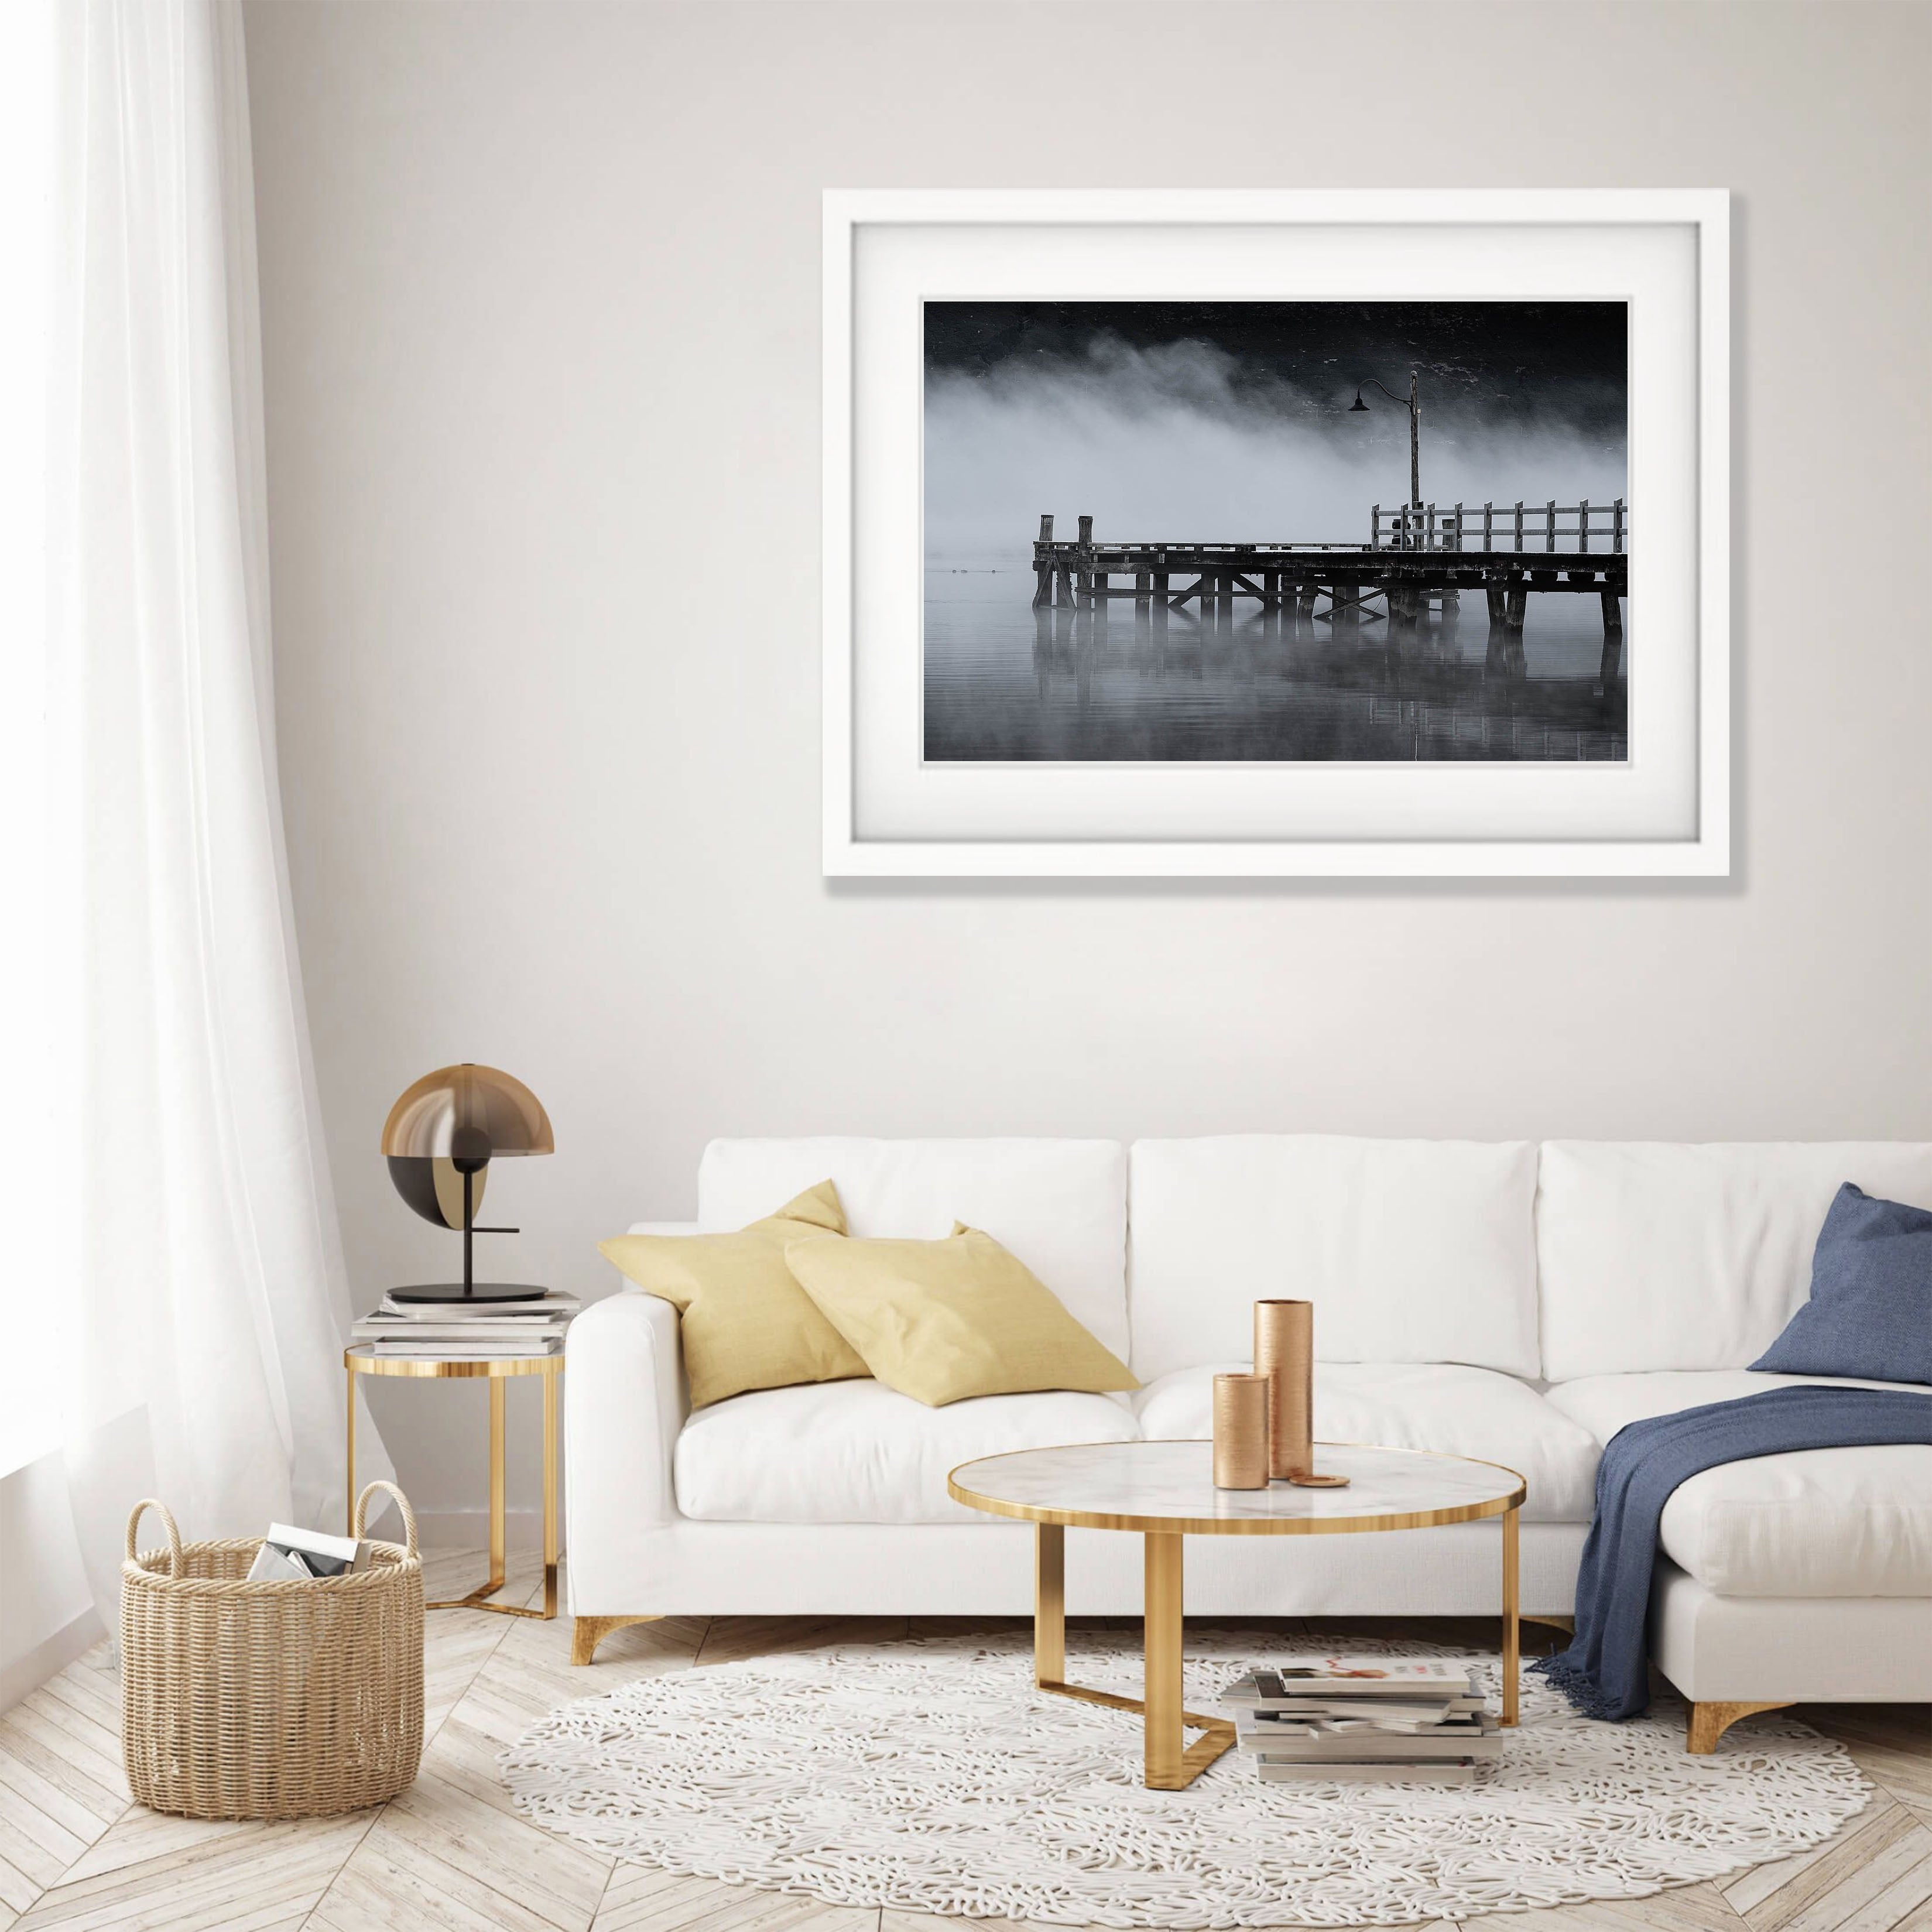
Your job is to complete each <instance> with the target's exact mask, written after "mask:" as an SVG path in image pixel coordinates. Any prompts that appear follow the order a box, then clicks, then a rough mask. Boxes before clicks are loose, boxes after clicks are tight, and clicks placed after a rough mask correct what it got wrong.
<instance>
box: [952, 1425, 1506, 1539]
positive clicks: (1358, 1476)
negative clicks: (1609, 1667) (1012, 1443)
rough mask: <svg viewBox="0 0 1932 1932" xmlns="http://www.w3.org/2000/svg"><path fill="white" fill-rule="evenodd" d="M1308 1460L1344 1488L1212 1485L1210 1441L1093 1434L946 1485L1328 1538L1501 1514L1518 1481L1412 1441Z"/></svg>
mask: <svg viewBox="0 0 1932 1932" xmlns="http://www.w3.org/2000/svg"><path fill="white" fill-rule="evenodd" d="M1315 1466H1316V1469H1318V1470H1319V1471H1320V1472H1322V1473H1323V1474H1325V1475H1338V1476H1346V1477H1347V1478H1349V1486H1348V1487H1347V1488H1346V1489H1319V1490H1304V1489H1298V1488H1297V1487H1295V1485H1293V1484H1289V1483H1271V1484H1269V1485H1268V1487H1267V1488H1266V1489H1265V1490H1217V1488H1216V1487H1214V1447H1213V1445H1212V1444H1211V1443H1207V1442H1088V1443H1075V1444H1072V1445H1068V1446H1067V1447H1066V1448H1055V1449H1021V1450H1016V1451H1013V1452H1012V1453H1011V1454H1007V1455H1004V1456H983V1457H980V1459H979V1460H977V1462H972V1463H961V1464H960V1466H959V1468H958V1469H955V1470H954V1471H953V1473H952V1475H951V1477H950V1479H949V1480H948V1481H947V1489H948V1490H949V1491H950V1493H951V1494H952V1495H953V1496H954V1497H955V1498H956V1499H957V1500H958V1501H959V1502H962V1503H967V1504H970V1505H972V1506H973V1507H974V1508H977V1509H983V1510H987V1511H990V1512H992V1514H994V1515H996V1516H1014V1517H1025V1518H1028V1519H1029V1520H1031V1521H1033V1522H1035V1523H1066V1524H1070V1525H1073V1526H1078V1527H1081V1528H1085V1529H1138V1530H1146V1529H1151V1530H1177V1531H1184V1532H1190V1533H1192V1534H1195V1535H1204V1536H1215V1535H1220V1536H1243V1535H1246V1536H1271V1535H1273V1536H1284V1535H1305V1536H1306V1535H1317V1536H1319V1535H1328V1534H1331V1533H1337V1532H1346V1531H1350V1530H1382V1529H1422V1528H1426V1527H1430V1526H1435V1525H1438V1524H1442V1523H1466V1522H1468V1521H1469V1520H1472V1518H1475V1517H1491V1516H1500V1515H1502V1514H1503V1513H1504V1511H1506V1510H1508V1509H1509V1508H1511V1507H1513V1506H1514V1505H1516V1504H1519V1503H1520V1502H1522V1501H1523V1478H1522V1477H1521V1476H1520V1475H1518V1474H1517V1472H1516V1471H1514V1469H1505V1468H1503V1467H1502V1465H1501V1464H1499V1463H1478V1462H1473V1461H1472V1460H1469V1458H1468V1457H1462V1456H1438V1455H1433V1454H1430V1453H1429V1452H1427V1451H1423V1450H1416V1449H1377V1448H1364V1447H1363V1446H1361V1445H1358V1444H1352V1443H1328V1442H1322V1443H1318V1444H1316V1451H1315Z"/></svg>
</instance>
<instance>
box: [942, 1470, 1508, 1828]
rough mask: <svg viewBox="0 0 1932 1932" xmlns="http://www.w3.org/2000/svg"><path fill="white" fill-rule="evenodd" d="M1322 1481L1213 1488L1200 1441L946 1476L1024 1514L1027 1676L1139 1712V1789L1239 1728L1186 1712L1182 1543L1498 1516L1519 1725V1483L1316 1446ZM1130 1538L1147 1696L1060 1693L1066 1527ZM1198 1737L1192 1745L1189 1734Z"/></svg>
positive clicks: (979, 1498) (954, 1492)
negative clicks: (1030, 1671)
mask: <svg viewBox="0 0 1932 1932" xmlns="http://www.w3.org/2000/svg"><path fill="white" fill-rule="evenodd" d="M1317 1447H1318V1448H1319V1449H1320V1451H1321V1457H1320V1461H1321V1466H1322V1470H1323V1472H1324V1473H1325V1474H1333V1475H1340V1476H1346V1477H1347V1478H1349V1486H1348V1487H1347V1488H1346V1489H1322V1490H1311V1489H1298V1488H1296V1487H1293V1486H1292V1485H1291V1484H1287V1483H1271V1484H1269V1485H1268V1487H1267V1488H1266V1489H1265V1490H1217V1488H1216V1487H1214V1448H1213V1445H1211V1444H1210V1443H1206V1442H1091V1443H1079V1444H1074V1445H1070V1446H1069V1447H1067V1448H1056V1449H1022V1450H1017V1451H1014V1452H1013V1454H1010V1455H1006V1456H983V1457H980V1460H978V1461H977V1462H973V1463H961V1464H960V1466H959V1468H958V1469H955V1470H954V1471H953V1473H952V1475H950V1477H949V1478H947V1484H946V1487H947V1492H948V1493H949V1494H950V1495H951V1496H952V1497H953V1499H954V1500H955V1501H956V1502H962V1503H967V1504H969V1505H971V1507H972V1508H974V1509H982V1510H986V1511H990V1512H991V1513H992V1514H993V1515H995V1516H1013V1517H1023V1518H1025V1520H1027V1521H1028V1522H1030V1523H1032V1524H1033V1525H1034V1626H1033V1633H1034V1634H1033V1661H1034V1682H1036V1683H1037V1685H1039V1686H1040V1688H1041V1689H1042V1690H1043V1691H1054V1692H1055V1693H1057V1694H1058V1695H1059V1696H1061V1697H1079V1698H1082V1699H1084V1700H1085V1701H1086V1702H1087V1703H1090V1704H1105V1705H1107V1706H1109V1707H1110V1708H1112V1709H1115V1710H1120V1711H1138V1712H1140V1713H1141V1715H1142V1724H1143V1730H1144V1733H1145V1746H1146V1762H1147V1772H1146V1782H1147V1784H1148V1785H1149V1786H1150V1787H1152V1788H1153V1789H1154V1790H1158V1791H1179V1790H1184V1788H1185V1787H1187V1786H1188V1785H1190V1784H1193V1782H1194V1781H1195V1780H1196V1778H1199V1776H1200V1775H1201V1774H1202V1772H1204V1771H1205V1770H1206V1769H1208V1766H1210V1765H1211V1764H1212V1763H1214V1760H1216V1759H1217V1757H1220V1755H1221V1754H1222V1753H1223V1751H1226V1749H1227V1748H1229V1745H1232V1743H1233V1742H1235V1727H1234V1726H1233V1725H1232V1724H1229V1723H1227V1722H1226V1721H1225V1720H1223V1719H1222V1718H1204V1717H1199V1716H1197V1715H1196V1714H1195V1713H1194V1712H1191V1711H1186V1710H1184V1709H1182V1708H1181V1538H1183V1537H1184V1536H1337V1535H1349V1534H1350V1533H1352V1532H1363V1531H1371V1530H1391V1529H1435V1528H1436V1527H1439V1526H1442V1525H1444V1524H1447V1523H1473V1522H1475V1521H1476V1520H1478V1519H1479V1518H1481V1517H1494V1516H1499V1517H1502V1520H1503V1563H1502V1610H1503V1712H1502V1721H1503V1722H1504V1723H1505V1724H1514V1723H1515V1722H1516V1721H1517V1666H1518V1663H1519V1661H1520V1650H1519V1644H1518V1635H1517V1510H1518V1509H1519V1508H1520V1506H1521V1505H1522V1502H1523V1494H1524V1488H1523V1478H1522V1477H1520V1475H1517V1472H1515V1471H1514V1469H1505V1468H1504V1467H1503V1466H1502V1464H1501V1463H1478V1462H1475V1461H1472V1460H1471V1459H1469V1457H1464V1456H1438V1455H1436V1454H1432V1453H1430V1451H1426V1450H1421V1449H1376V1448H1366V1447H1364V1446H1361V1445H1357V1444H1353V1443H1330V1442H1324V1443H1321V1444H1319V1445H1317ZM1070 1526H1071V1527H1072V1528H1074V1529H1124V1530H1138V1531H1139V1532H1141V1534H1142V1536H1143V1537H1144V1538H1145V1580H1144V1585H1143V1589H1144V1595H1143V1598H1142V1652H1143V1655H1144V1659H1145V1683H1144V1690H1145V1697H1115V1696H1114V1695H1113V1694H1112V1693H1111V1692H1109V1691H1090V1690H1088V1689H1087V1688H1085V1686H1084V1685H1078V1684H1069V1683H1068V1682H1067V1681H1066V1676H1067V1552H1066V1535H1067V1529H1068V1528H1069V1527H1070ZM1187 1730H1198V1731H1200V1732H1202V1733H1205V1735H1204V1736H1202V1737H1199V1738H1197V1739H1196V1740H1195V1742H1193V1744H1191V1745H1190V1744H1187V1743H1186V1742H1185V1739H1184V1733H1185V1732H1186V1731H1187Z"/></svg>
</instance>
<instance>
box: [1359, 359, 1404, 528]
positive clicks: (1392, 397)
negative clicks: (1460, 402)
mask: <svg viewBox="0 0 1932 1932" xmlns="http://www.w3.org/2000/svg"><path fill="white" fill-rule="evenodd" d="M1415 373H1416V372H1415V371H1414V370H1413V369H1412V370H1411V371H1409V397H1408V401H1407V404H1406V407H1407V409H1408V410H1409V507H1410V508H1412V509H1418V510H1419V509H1420V508H1421V507H1422V452H1421V440H1422V439H1421V422H1422V405H1421V403H1420V402H1418V401H1417V399H1416V383H1415ZM1366 380H1367V381H1368V382H1371V383H1375V386H1376V388H1377V389H1379V390H1381V392H1382V394H1383V395H1385V396H1386V397H1388V399H1389V401H1391V402H1392V403H1400V402H1402V401H1403V398H1401V397H1400V396H1398V395H1397V394H1396V392H1394V390H1393V389H1391V388H1390V387H1389V386H1388V384H1387V383H1384V382H1380V381H1378V380H1377V379H1376V377H1373V376H1370V377H1367V379H1366ZM1368 407H1369V406H1368V404H1367V403H1365V402H1364V401H1362V384H1361V383H1357V384H1356V385H1355V401H1353V402H1352V403H1351V404H1349V408H1348V413H1349V415H1350V416H1353V415H1354V414H1355V412H1356V411H1357V410H1361V411H1363V412H1364V413H1365V414H1366V413H1367V410H1368Z"/></svg>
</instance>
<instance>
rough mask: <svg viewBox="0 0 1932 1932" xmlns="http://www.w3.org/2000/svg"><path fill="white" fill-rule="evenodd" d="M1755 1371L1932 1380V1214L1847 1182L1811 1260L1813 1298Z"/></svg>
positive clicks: (1891, 1379) (1826, 1220)
mask: <svg viewBox="0 0 1932 1932" xmlns="http://www.w3.org/2000/svg"><path fill="white" fill-rule="evenodd" d="M1751 1367H1753V1368H1754V1369H1772V1370H1776V1371H1777V1372H1778V1373H1779V1374H1780V1375H1786V1376H1862V1377H1864V1379H1867V1380H1869V1381H1871V1382H1932V1214H1928V1213H1927V1211H1925V1210H1924V1208H1909V1207H1907V1206H1906V1205H1905V1203H1904V1202H1902V1201H1876V1200H1874V1199H1873V1198H1872V1196H1870V1195H1869V1194H1867V1193H1865V1192H1864V1190H1862V1189H1861V1188H1857V1187H1853V1186H1852V1184H1851V1183H1850V1182H1849V1181H1846V1183H1845V1184H1844V1186H1843V1187H1841V1188H1840V1189H1839V1190H1838V1198H1837V1199H1835V1201H1833V1202H1832V1208H1831V1211H1830V1213H1829V1214H1827V1215H1826V1217H1825V1226H1824V1227H1823V1229H1822V1230H1821V1231H1820V1233H1819V1236H1818V1247H1817V1252H1816V1253H1814V1255H1813V1256H1812V1258H1811V1300H1810V1301H1808V1302H1807V1303H1806V1304H1805V1306H1804V1307H1802V1308H1801V1309H1800V1310H1799V1311H1798V1313H1796V1315H1794V1316H1793V1317H1792V1318H1791V1320H1790V1324H1789V1325H1787V1328H1786V1329H1785V1331H1784V1334H1782V1335H1781V1336H1779V1337H1778V1340H1776V1341H1775V1342H1774V1343H1772V1345H1771V1346H1770V1347H1769V1349H1766V1351H1765V1352H1764V1353H1763V1355H1760V1357H1759V1358H1757V1361H1754V1363H1752V1364H1751Z"/></svg>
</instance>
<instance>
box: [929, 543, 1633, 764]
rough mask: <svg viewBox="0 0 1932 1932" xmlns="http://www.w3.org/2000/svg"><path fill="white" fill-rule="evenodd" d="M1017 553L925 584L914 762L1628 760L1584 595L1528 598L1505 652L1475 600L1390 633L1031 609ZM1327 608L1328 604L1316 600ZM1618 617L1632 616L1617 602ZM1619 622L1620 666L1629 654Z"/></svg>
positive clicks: (1161, 613)
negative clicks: (920, 751)
mask: <svg viewBox="0 0 1932 1932" xmlns="http://www.w3.org/2000/svg"><path fill="white" fill-rule="evenodd" d="M1030 566H1031V559H1030V558H1028V559H1026V560H1025V561H1024V562H1022V561H1018V560H1016V559H1013V557H1012V556H1004V557H1001V558H998V559H992V560H988V559H974V560H971V561H967V560H962V559H952V560H949V561H946V562H932V563H929V566H928V568H927V571H926V637H925V670H926V677H925V707H926V757H927V758H928V759H929V760H938V761H945V760H964V759H983V760H994V759H998V760H1033V759H1038V760H1046V759H1055V760H1082V759H1086V760H1174V761H1179V760H1305V759H1329V760H1360V761H1386V760H1394V759H1407V760H1415V759H1422V760H1442V759H1451V758H1461V759H1472V758H1473V759H1490V760H1502V759H1535V760H1543V759H1565V760H1576V759H1587V760H1621V759H1624V758H1626V757H1628V755H1629V751H1628V738H1627V735H1626V691H1627V677H1626V676H1624V675H1620V676H1619V677H1618V678H1617V679H1616V681H1615V682H1614V683H1613V685H1612V687H1611V688H1610V690H1609V691H1607V692H1606V691H1604V690H1603V688H1601V685H1600V684H1599V682H1598V676H1599V672H1600V668H1601V655H1602V651H1603V643H1604V623H1603V612H1602V608H1601V604H1600V603H1599V601H1598V598H1596V597H1595V596H1580V595H1572V594H1569V593H1565V592H1547V593H1542V594H1538V593H1536V592H1532V593H1531V595H1530V597H1529V603H1528V606H1527V613H1526V619H1525V622H1524V625H1523V631H1522V633H1521V637H1520V654H1519V653H1518V652H1517V651H1515V650H1514V649H1511V647H1510V646H1511V645H1512V644H1513V643H1514V641H1515V640H1514V639H1511V640H1505V639H1504V637H1502V635H1501V634H1499V636H1498V637H1496V639H1495V640H1492V639H1491V637H1490V626H1489V622H1488V616H1487V609H1486V607H1485V604H1484V597H1483V594H1482V592H1481V591H1476V592H1469V591H1464V592H1463V593H1462V598H1461V607H1460V612H1457V613H1447V614H1444V613H1435V614H1432V616H1431V617H1430V620H1429V621H1428V622H1427V624H1425V625H1421V626H1419V627H1418V628H1415V629H1414V630H1412V631H1408V632H1406V633H1402V632H1398V633H1397V634H1396V635H1394V636H1391V635H1390V634H1389V630H1390V627H1389V625H1388V624H1387V623H1386V622H1364V624H1363V625H1362V626H1361V629H1360V630H1359V631H1358V632H1357V633H1356V634H1354V635H1353V636H1350V635H1349V634H1346V633H1344V634H1342V635H1340V636H1334V635H1331V630H1332V628H1333V627H1332V626H1331V625H1330V624H1328V623H1327V622H1322V621H1319V620H1318V621H1316V622H1314V623H1313V625H1310V624H1307V623H1306V622H1298V621H1297V620H1296V619H1295V617H1294V616H1292V615H1289V616H1273V615H1264V614H1263V613H1262V611H1261V610H1260V609H1259V606H1258V604H1256V601H1255V600H1253V598H1242V599H1241V600H1239V601H1238V602H1236V604H1235V606H1234V607H1233V609H1232V610H1229V609H1228V608H1227V607H1226V606H1225V605H1223V607H1220V609H1218V610H1215V611H1214V612H1211V613H1208V615H1207V616H1205V617H1204V616H1201V615H1199V614H1197V613H1198V609H1199V607H1198V606H1197V605H1195V604H1188V605H1187V606H1185V607H1184V608H1182V609H1180V610H1172V609H1170V610H1160V609H1158V608H1157V609H1154V610H1148V611H1139V610H1136V607H1135V605H1134V604H1133V601H1132V600H1130V599H1116V600H1113V601H1112V603H1111V605H1110V606H1103V607H1101V609H1100V610H1097V611H1095V612H1093V613H1089V612H1088V611H1085V610H1064V609H1061V610H1034V609H1033V608H1032V607H1031V604H1032V598H1033V592H1034V574H1033V571H1032V569H1031V567H1030ZM1322 607H1323V609H1324V610H1325V609H1326V607H1327V600H1326V598H1324V599H1323V600H1322ZM1628 622H1629V613H1628V604H1626V605H1625V625H1626V626H1628ZM1630 641H1631V640H1630V637H1629V634H1628V628H1626V631H1625V640H1624V643H1625V649H1624V653H1623V666H1624V667H1625V670H1627V667H1628V662H1629V648H1630Z"/></svg>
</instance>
